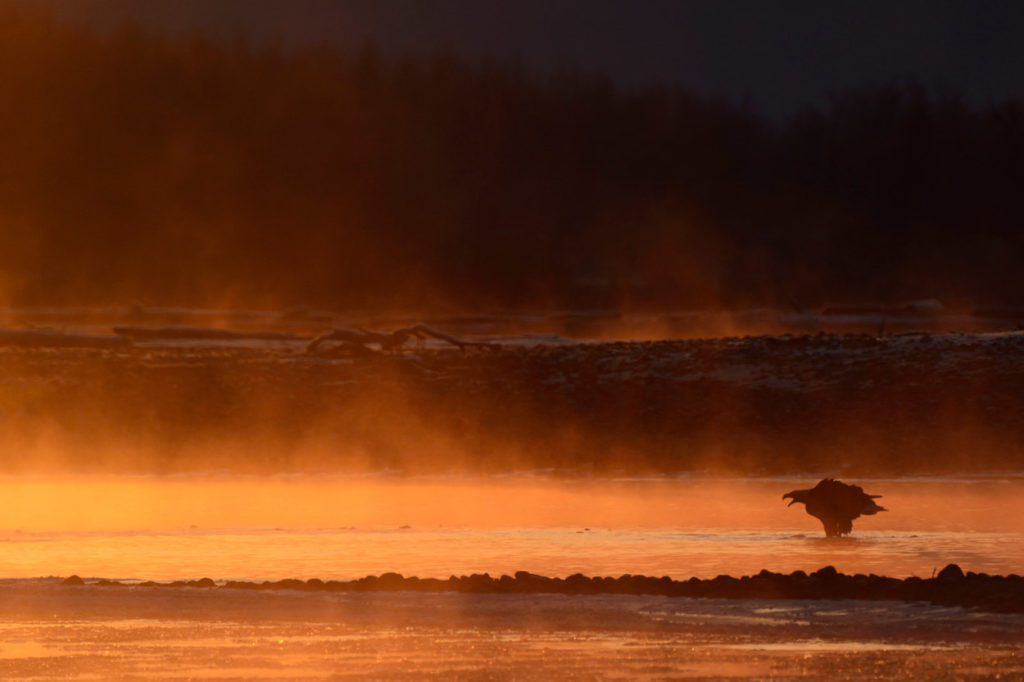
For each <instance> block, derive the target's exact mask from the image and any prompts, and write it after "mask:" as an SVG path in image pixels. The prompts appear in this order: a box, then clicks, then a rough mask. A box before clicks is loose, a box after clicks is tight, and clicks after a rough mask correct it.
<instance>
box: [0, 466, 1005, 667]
mask: <svg viewBox="0 0 1024 682" xmlns="http://www.w3.org/2000/svg"><path fill="white" fill-rule="evenodd" d="M814 482H815V479H814V478H804V479H801V478H794V479H722V478H681V479H644V480H613V481H609V480H591V479H571V478H568V479H566V478H563V479H555V478H550V477H536V476H527V477H509V478H502V479H479V478H474V479H457V478H436V479H403V478H398V477H388V476H369V477H343V476H327V477H291V478H287V477H281V478H275V479H267V478H231V477H179V478H155V477H115V478H74V479H66V478H61V479H56V478H51V479H48V478H6V479H0V515H2V516H0V519H2V521H0V526H5V527H3V528H0V595H2V599H0V678H3V679H8V678H23V679H83V680H84V679H119V678H132V677H135V678H153V677H160V678H162V679H175V678H177V679H197V678H198V679H222V678H232V679H325V678H331V679H338V678H346V677H352V678H365V677H376V678H386V679H406V678H412V679H420V678H433V679H487V678H498V679H564V678H566V677H576V678H580V679H681V678H682V679H685V678H697V677H701V678H708V677H719V678H723V677H739V678H747V679H762V678H766V677H775V678H780V679H786V678H806V679H814V678H820V677H824V676H837V677H840V678H861V679H868V678H874V677H882V678H901V679H944V678H947V677H950V676H956V677H958V678H962V679H964V678H971V677H978V678H984V677H990V676H993V675H995V674H997V673H999V674H1005V675H1007V676H1009V677H1011V678H1012V677H1014V676H1016V677H1020V676H1024V664H1022V661H1021V657H1020V655H1019V654H1018V651H1019V650H1020V649H1021V646H1022V645H1024V619H1022V618H1021V617H1019V616H1005V615H1004V616H996V615H992V614H981V613H972V612H967V611H964V610H962V609H948V608H937V607H930V606H921V605H909V604H901V603H863V602H799V601H757V600H743V601H717V600H688V599H670V598H663V597H629V596H615V595H599V596H577V597H571V596H565V595H518V596H512V595H458V594H412V593H394V594H337V593H316V594H303V593H292V592H285V591H283V592H274V591H271V592H260V593H258V594H252V593H236V592H235V591H231V590H216V589H211V590H201V589H196V590H188V589H178V590H167V589H160V588H144V587H129V588H102V587H96V586H89V587H85V588H68V587H63V586H61V585H60V584H59V582H60V581H59V580H57V579H40V578H39V576H46V575H57V576H65V575H69V574H71V573H77V574H79V575H82V576H87V577H107V578H121V579H132V578H134V579H140V580H141V579H157V580H166V579H175V578H198V577H203V576H209V577H212V578H215V579H251V580H263V579H276V578H285V577H289V578H292V577H296V578H311V577H319V578H323V579H350V578H358V577H362V576H364V575H368V574H380V573H382V572H385V571H396V572H400V573H403V574H405V575H418V576H421V577H441V578H444V577H447V576H448V575H451V574H468V573H475V572H481V573H482V572H488V573H491V574H492V575H497V574H501V573H512V572H514V571H517V570H528V571H531V572H535V573H540V574H544V575H551V576H565V575H569V574H571V573H576V572H582V573H585V574H588V575H621V574H623V573H634V574H637V573H644V574H649V575H669V576H672V577H674V578H687V577H690V576H700V577H713V576H714V575H717V574H720V573H728V574H731V575H741V574H751V573H756V572H758V571H760V570H761V569H762V568H768V569H770V570H773V571H792V570H797V569H802V570H806V571H810V570H815V569H817V568H820V567H821V566H823V565H826V564H832V565H834V566H836V567H837V568H838V569H839V570H840V571H843V572H847V573H852V572H864V573H878V574H886V575H895V576H905V575H920V576H929V575H931V574H932V572H933V571H934V570H935V569H941V568H942V567H943V566H944V565H946V564H947V563H951V562H955V563H958V564H960V565H961V566H962V567H963V568H964V569H965V570H974V571H984V572H989V573H1002V574H1005V573H1011V572H1016V573H1022V572H1024V570H1022V569H1024V494H1022V493H1024V481H1022V480H1021V479H1019V478H1006V479H999V478H985V479H979V478H974V479H963V478H961V479H927V480H925V479H899V480H871V481H858V482H859V483H861V484H863V485H864V487H865V488H866V489H868V491H869V492H873V493H880V494H882V495H884V497H883V498H882V500H881V501H882V503H883V504H885V505H886V506H887V507H888V508H889V510H890V511H888V512H885V513H882V514H879V515H877V516H875V517H871V518H866V519H859V520H857V521H856V522H855V523H854V534H853V536H852V537H849V538H843V539H838V540H835V539H825V538H824V536H823V534H822V531H821V526H820V524H819V523H818V522H817V521H816V520H815V519H813V518H812V517H810V516H808V515H806V514H805V513H804V512H803V510H802V509H801V508H799V507H798V506H794V507H787V506H786V505H785V504H784V503H783V501H782V493H784V492H786V491H788V490H791V489H793V488H799V487H809V486H811V485H813V483H814Z"/></svg>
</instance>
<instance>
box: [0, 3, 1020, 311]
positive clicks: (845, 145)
mask: <svg viewBox="0 0 1024 682" xmlns="http://www.w3.org/2000/svg"><path fill="white" fill-rule="evenodd" d="M993 68H996V66H995V65H994V67H993ZM0 90H2V92H3V95H2V97H0V150H2V151H0V305H8V306H30V305H108V304H130V303H134V302H140V301H141V302H145V303H149V304H163V305H197V306H204V305H205V306H209V305H213V304H229V305H251V306H260V305H264V306H276V307H287V306H292V305H298V304H313V305H325V306H330V307H332V308H334V309H341V308H361V309H369V308H405V309H425V308H431V307H435V308H436V307H438V306H442V307H444V306H447V307H450V308H455V309H482V308H494V307H508V306H517V307H531V306H532V307H548V308H560V309H561V308H579V307H587V308H593V307H620V308H623V307H632V308H651V309H655V308H660V309H681V308H693V307H719V306H725V307H736V306H746V305H777V306H791V305H792V306H814V305H821V304H823V303H827V302H839V301H849V302H862V301H875V302H900V301H905V300H909V299H917V298H937V299H940V300H943V301H947V302H952V301H970V302H974V303H990V304H994V303H998V304H1020V303H1022V301H1021V298H1020V292H1021V291H1022V290H1024V268H1022V267H1021V263H1022V262H1024V260H1022V256H1024V229H1022V226H1024V196H1022V192H1021V188H1022V187H1024V104H1022V103H1021V102H1020V101H1019V100H1012V99H1011V100H1007V101H1004V102H1001V103H996V104H992V105H988V106H975V105H971V104H969V103H967V102H966V101H965V100H964V99H963V98H962V97H961V96H959V95H958V94H956V93H953V92H943V91H940V90H937V89H934V88H928V87H925V86H923V85H921V84H918V83H914V82H899V83H884V84H878V85H876V86H871V87H864V88H860V89H854V90H847V91H841V92H836V93H834V94H833V95H832V96H831V98H830V102H829V104H828V106H826V107H824V108H814V107H806V108H804V109H802V110H800V111H798V112H796V113H794V114H793V115H792V116H790V117H788V118H786V119H785V120H782V121H777V120H772V119H770V118H769V117H767V116H764V115H762V114H761V113H759V111H758V110H757V108H756V107H755V106H753V105H751V104H750V103H747V102H744V101H742V100H735V101H734V100H727V99H712V98H705V97H700V96H697V95H696V94H694V93H693V92H691V91H689V90H687V89H686V88H685V87H683V86H680V85H670V84H666V85H663V86H651V87H638V88H628V89H627V88H621V87H616V86H615V85H614V84H613V82H612V81H611V80H610V79H609V78H608V77H606V76H603V75H601V74H596V73H583V72H559V73H552V74H540V73H535V72H530V71H528V70H526V69H524V68H522V67H520V66H516V65H514V64H504V63H497V62H490V61H470V60H467V59H464V58H461V57H460V56H458V55H457V54H454V53H450V52H444V51H440V52H437V53H435V54H433V55H430V56H405V57H400V56H388V55H385V54H383V53H381V52H380V51H379V50H376V49H375V48H374V47H373V46H372V45H359V46H341V45H336V44H331V43H322V44H316V45H300V46H289V47H284V46H282V45H279V44H274V43H256V42H251V41H248V40H246V39H245V38H244V37H242V36H239V37H236V38H234V39H233V40H218V39H213V38H210V37H204V36H202V35H200V34H196V35H192V36H190V37H186V38H180V39H169V38H165V37H159V36H156V35H152V34H148V33H146V32H144V31H141V30H139V29H134V28H123V29H120V30H116V31H114V32H111V33H109V34H108V33H100V32H97V31H93V30H90V29H88V28H81V27H72V26H69V25H64V24H61V23H59V22H57V21H56V20H54V19H53V18H52V17H49V16H48V15H46V14H45V13H42V12H38V11H33V10H30V9H27V8H25V7H24V6H14V5H10V4H4V3H0Z"/></svg>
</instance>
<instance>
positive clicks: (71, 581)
mask: <svg viewBox="0 0 1024 682" xmlns="http://www.w3.org/2000/svg"><path fill="white" fill-rule="evenodd" d="M60 584H61V585H84V584H85V581H84V580H82V579H81V578H79V577H78V576H77V575H71V576H68V577H67V578H64V580H62V581H61V583H60Z"/></svg>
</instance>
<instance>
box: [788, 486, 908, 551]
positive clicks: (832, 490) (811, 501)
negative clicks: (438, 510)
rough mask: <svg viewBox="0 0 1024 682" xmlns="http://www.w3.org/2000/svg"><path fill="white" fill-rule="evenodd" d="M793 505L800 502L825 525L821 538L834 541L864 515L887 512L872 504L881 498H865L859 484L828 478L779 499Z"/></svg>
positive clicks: (875, 496)
mask: <svg viewBox="0 0 1024 682" xmlns="http://www.w3.org/2000/svg"><path fill="white" fill-rule="evenodd" d="M788 497H791V498H793V501H792V502H790V503H789V505H788V506H790V507H792V506H793V504H794V503H796V502H803V503H804V505H805V506H806V507H807V513H808V514H810V515H811V516H814V517H816V518H817V519H819V520H820V521H821V523H822V525H824V526H825V536H826V537H830V538H834V537H839V536H840V535H845V534H846V533H849V532H850V531H852V530H853V520H854V519H855V518H857V517H858V516H860V515H861V514H864V515H866V516H869V515H871V514H876V513H878V512H880V511H888V510H887V509H886V508H885V507H881V506H879V505H877V504H876V503H875V498H878V497H881V495H868V494H867V493H865V492H864V489H863V488H861V487H860V486H859V485H849V484H847V483H843V482H842V481H837V480H835V479H832V478H825V479H822V480H821V481H820V482H819V483H818V485H816V486H814V487H813V488H810V489H808V490H794V491H792V492H788V493H786V494H785V495H783V496H782V499H784V500H785V499H786V498H788Z"/></svg>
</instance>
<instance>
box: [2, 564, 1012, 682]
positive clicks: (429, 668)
mask: <svg viewBox="0 0 1024 682" xmlns="http://www.w3.org/2000/svg"><path fill="white" fill-rule="evenodd" d="M766 604H776V605H777V606H773V607H767V606H766ZM808 604H809V603H808V602H774V603H773V602H762V601H757V600H751V601H739V600H729V601H718V600H687V599H671V598H666V597H643V596H641V597H637V596H622V595H599V596H576V597H572V596H566V595H517V596H513V595H459V594H412V593H391V594H387V593H378V594H352V593H348V594H324V593H318V594H299V593H285V592H269V593H259V594H253V593H248V592H246V593H240V592H236V591H223V590H221V591H218V590H191V591H190V590H184V591H182V590H167V589H159V588H156V589H153V588H121V589H115V590H110V589H104V588H95V587H86V588H75V589H72V590H71V591H70V592H69V590H68V588H62V587H61V586H60V585H58V584H56V581H49V582H47V581H34V582H33V581H23V583H22V584H21V585H19V587H18V589H16V590H15V591H14V593H13V595H12V600H7V601H5V602H4V603H3V604H0V678H2V679H12V678H34V679H70V680H85V679H124V678H133V677H136V678H154V677H160V678H161V679H224V678H230V679H285V678H287V679H328V678H329V679H365V678H367V677H369V678H374V679H438V680H442V679H443V680H449V679H531V680H533V679H551V680H554V679H569V678H572V679H629V680H655V679H658V680H663V679H680V678H693V677H702V678H718V679H721V678H726V677H739V678H743V679H765V678H769V677H783V678H786V677H805V678H807V679H822V678H826V677H837V678H843V679H845V678H850V677H855V678H872V677H884V678H887V679H916V680H928V679H950V678H960V677H963V676H964V675H969V674H974V675H993V674H995V673H996V672H998V673H1001V674H1003V675H1004V676H1007V677H1010V678H1012V677H1017V676H1020V675H1021V674H1024V660H1022V659H1021V657H1020V656H1019V655H1018V653H1017V652H1018V651H1019V649H1020V646H1021V645H1022V644H1024V627H1022V626H1024V620H1022V618H1021V617H1019V616H1007V615H1001V616H997V615H986V614H969V613H965V612H963V611H962V610H960V609H948V608H937V607H917V606H912V605H907V604H899V603H862V602H860V603H858V602H823V603H821V604H813V603H810V604H812V605H810V606H809V605H808ZM766 608H772V609H775V610H774V611H772V614H773V615H772V616H771V617H767V618H766V617H764V615H763V614H764V611H765V609H766ZM55 612H57V613H64V614H66V618H65V619H63V620H55V619H54V618H53V617H52V614H53V613H55ZM839 613H842V614H843V615H842V617H839V615H838V614H839ZM757 614H761V615H757ZM970 626H974V630H975V632H981V633H983V634H981V635H978V636H975V637H971V636H970V635H969V634H968V635H966V636H965V635H964V632H965V630H967V629H968V628H969V627H970Z"/></svg>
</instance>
